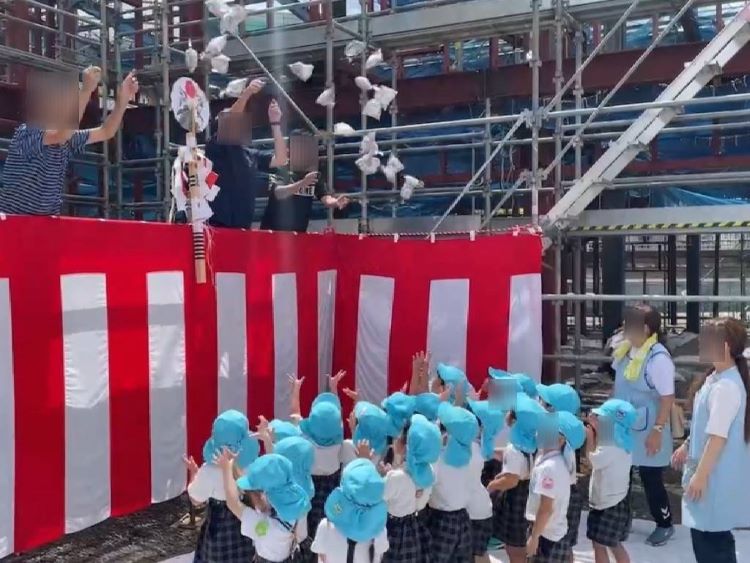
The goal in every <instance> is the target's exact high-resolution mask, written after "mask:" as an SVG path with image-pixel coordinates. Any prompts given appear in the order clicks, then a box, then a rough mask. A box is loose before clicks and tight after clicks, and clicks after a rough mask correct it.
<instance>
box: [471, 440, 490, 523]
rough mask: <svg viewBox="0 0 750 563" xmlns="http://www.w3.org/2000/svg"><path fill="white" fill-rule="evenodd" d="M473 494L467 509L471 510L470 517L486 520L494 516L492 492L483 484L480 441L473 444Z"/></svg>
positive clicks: (482, 461) (482, 457)
mask: <svg viewBox="0 0 750 563" xmlns="http://www.w3.org/2000/svg"><path fill="white" fill-rule="evenodd" d="M469 467H470V468H471V482H470V484H469V485H470V487H471V494H470V497H469V505H468V506H467V507H466V509H467V510H468V511H469V518H471V519H472V520H485V519H487V518H492V500H491V499H490V493H489V492H488V491H487V489H486V488H485V487H484V485H482V469H484V456H483V455H482V448H481V446H480V445H479V442H474V443H473V444H472V445H471V461H470V462H469Z"/></svg>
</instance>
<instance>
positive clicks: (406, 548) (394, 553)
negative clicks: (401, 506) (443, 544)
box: [382, 514, 432, 563]
mask: <svg viewBox="0 0 750 563" xmlns="http://www.w3.org/2000/svg"><path fill="white" fill-rule="evenodd" d="M387 530H388V545H389V547H388V551H387V552H385V553H384V554H383V561H382V563H430V562H431V559H430V544H431V543H432V542H431V538H430V532H429V530H428V529H427V526H426V525H425V524H424V522H422V520H420V519H419V518H418V517H417V515H416V514H411V515H409V516H404V517H402V518H396V517H395V516H391V515H390V514H389V515H388V523H387Z"/></svg>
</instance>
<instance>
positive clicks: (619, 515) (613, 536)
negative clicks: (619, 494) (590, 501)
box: [586, 497, 630, 547]
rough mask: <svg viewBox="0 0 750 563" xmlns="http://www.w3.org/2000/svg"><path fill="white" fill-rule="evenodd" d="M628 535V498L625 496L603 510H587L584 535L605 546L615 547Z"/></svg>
mask: <svg viewBox="0 0 750 563" xmlns="http://www.w3.org/2000/svg"><path fill="white" fill-rule="evenodd" d="M628 535H630V499H629V498H628V497H625V498H624V499H622V500H621V501H620V502H618V503H617V504H616V505H614V506H611V507H609V508H605V509H604V510H594V509H593V508H592V509H591V511H590V512H589V518H588V521H587V522H586V537H587V538H588V539H590V540H591V541H593V542H596V543H598V544H600V545H606V546H607V547H617V545H619V544H620V543H622V542H624V541H625V540H626V539H628Z"/></svg>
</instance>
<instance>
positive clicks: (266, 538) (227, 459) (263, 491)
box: [213, 449, 310, 563]
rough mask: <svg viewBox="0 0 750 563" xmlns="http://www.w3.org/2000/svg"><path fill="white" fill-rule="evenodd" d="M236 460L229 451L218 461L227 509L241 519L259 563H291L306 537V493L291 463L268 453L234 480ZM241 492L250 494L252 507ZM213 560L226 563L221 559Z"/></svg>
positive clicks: (308, 500) (243, 530) (242, 528)
mask: <svg viewBox="0 0 750 563" xmlns="http://www.w3.org/2000/svg"><path fill="white" fill-rule="evenodd" d="M235 461H236V457H235V456H234V455H233V454H232V453H231V452H230V451H229V450H227V449H225V450H224V451H223V453H222V454H221V455H220V456H219V458H218V465H219V467H220V468H221V471H222V477H223V481H224V492H225V495H226V498H227V507H228V508H229V510H231V512H232V513H233V514H234V516H236V517H237V519H239V522H240V529H241V532H242V535H243V536H246V537H248V538H250V539H251V540H252V541H253V544H254V546H255V553H256V554H255V559H254V560H253V561H255V562H256V563H289V562H290V561H291V557H292V555H293V554H294V553H295V552H296V551H297V546H298V545H299V543H300V542H301V541H303V540H304V539H305V538H306V537H307V521H306V518H305V517H306V515H307V512H308V511H309V510H310V499H309V497H308V495H307V493H306V492H305V491H304V490H303V489H302V487H300V486H299V485H298V484H297V483H296V482H295V480H294V476H293V469H292V462H291V461H289V460H288V459H287V458H285V457H284V456H281V455H279V454H265V455H263V456H261V457H259V458H258V459H256V460H255V461H254V462H253V463H251V464H250V465H249V466H248V467H247V469H246V470H245V474H244V475H243V476H242V477H240V478H239V479H237V480H236V481H235V478H234V474H233V467H234V463H235ZM238 488H239V489H242V490H244V491H247V492H248V495H249V497H250V501H251V504H252V506H247V505H245V504H244V503H243V502H242V501H241V500H240V496H239V491H238ZM213 561H224V559H223V558H222V557H219V558H218V559H215V560H213Z"/></svg>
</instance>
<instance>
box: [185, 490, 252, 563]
mask: <svg viewBox="0 0 750 563" xmlns="http://www.w3.org/2000/svg"><path fill="white" fill-rule="evenodd" d="M254 556H255V548H254V547H253V542H252V540H250V538H247V537H245V536H243V535H242V533H241V532H240V521H239V519H238V518H237V517H236V516H235V515H234V514H232V511H231V510H229V509H228V508H227V503H225V502H224V501H220V500H216V499H209V500H208V506H207V507H206V519H205V520H204V521H203V525H202V526H201V530H200V533H199V535H198V544H197V545H196V547H195V558H194V559H193V562H194V563H225V562H226V563H248V561H252V559H253V557H254Z"/></svg>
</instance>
